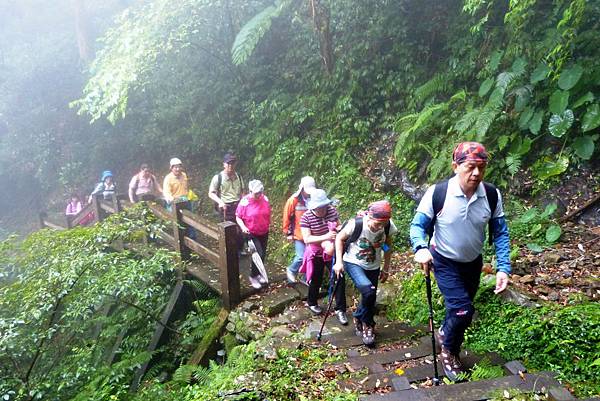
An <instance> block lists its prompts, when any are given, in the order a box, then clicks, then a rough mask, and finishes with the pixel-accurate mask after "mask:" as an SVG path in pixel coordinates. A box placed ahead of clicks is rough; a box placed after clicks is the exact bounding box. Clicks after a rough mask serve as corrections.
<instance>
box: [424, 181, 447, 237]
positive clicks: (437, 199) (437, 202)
mask: <svg viewBox="0 0 600 401" xmlns="http://www.w3.org/2000/svg"><path fill="white" fill-rule="evenodd" d="M447 192H448V180H444V181H440V182H438V183H437V184H435V187H434V189H433V197H432V202H431V203H432V204H433V218H432V219H431V223H429V227H428V228H427V234H428V235H429V240H430V241H431V237H432V236H433V228H434V227H435V221H436V220H437V215H438V214H439V213H440V212H441V211H442V209H443V208H444V202H445V201H446V193H447Z"/></svg>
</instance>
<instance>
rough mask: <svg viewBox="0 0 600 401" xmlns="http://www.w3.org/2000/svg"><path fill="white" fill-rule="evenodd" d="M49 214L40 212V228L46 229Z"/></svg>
mask: <svg viewBox="0 0 600 401" xmlns="http://www.w3.org/2000/svg"><path fill="white" fill-rule="evenodd" d="M47 216H48V214H47V213H46V212H40V214H39V217H40V228H46V222H45V221H44V220H45V219H46V217H47Z"/></svg>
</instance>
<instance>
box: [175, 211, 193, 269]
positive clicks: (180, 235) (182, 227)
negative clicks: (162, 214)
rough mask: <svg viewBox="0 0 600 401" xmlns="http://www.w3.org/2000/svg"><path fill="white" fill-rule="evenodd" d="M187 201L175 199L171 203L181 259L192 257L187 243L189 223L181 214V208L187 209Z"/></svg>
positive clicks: (176, 240) (176, 241)
mask: <svg viewBox="0 0 600 401" xmlns="http://www.w3.org/2000/svg"><path fill="white" fill-rule="evenodd" d="M185 205H186V202H176V201H173V203H172V204H171V209H172V213H173V238H175V243H176V244H177V251H178V252H179V255H180V256H181V260H184V261H185V260H189V259H190V248H188V247H187V246H186V245H185V241H184V238H185V231H186V228H187V224H185V223H184V222H183V219H182V217H183V215H182V214H181V210H182V209H185Z"/></svg>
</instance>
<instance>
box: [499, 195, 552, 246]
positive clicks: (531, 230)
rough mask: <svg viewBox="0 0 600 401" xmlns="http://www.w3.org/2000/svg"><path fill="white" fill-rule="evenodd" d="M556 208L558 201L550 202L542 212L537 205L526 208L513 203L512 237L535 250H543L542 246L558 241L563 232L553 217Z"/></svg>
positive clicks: (511, 206)
mask: <svg viewBox="0 0 600 401" xmlns="http://www.w3.org/2000/svg"><path fill="white" fill-rule="evenodd" d="M556 208H557V206H556V203H550V204H548V205H547V206H546V208H545V209H544V211H543V212H540V210H539V209H538V208H537V207H532V208H529V209H524V208H523V207H522V206H520V205H518V204H511V205H510V209H511V212H512V214H513V216H514V217H513V218H512V219H510V220H509V228H510V233H511V238H513V239H514V240H515V242H516V243H517V244H521V245H524V244H527V247H528V248H529V249H531V250H533V251H534V252H541V251H542V250H543V247H542V246H551V245H552V244H554V243H556V242H557V241H558V240H559V239H560V236H561V234H562V230H561V228H560V226H559V225H558V224H557V223H556V222H554V221H553V220H552V219H551V218H552V215H553V214H554V212H555V211H556Z"/></svg>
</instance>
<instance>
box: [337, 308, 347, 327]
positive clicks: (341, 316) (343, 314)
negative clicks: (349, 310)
mask: <svg viewBox="0 0 600 401" xmlns="http://www.w3.org/2000/svg"><path fill="white" fill-rule="evenodd" d="M335 317H336V318H337V320H338V322H340V324H341V325H342V326H345V325H347V324H348V316H346V312H345V311H343V310H336V311H335Z"/></svg>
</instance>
